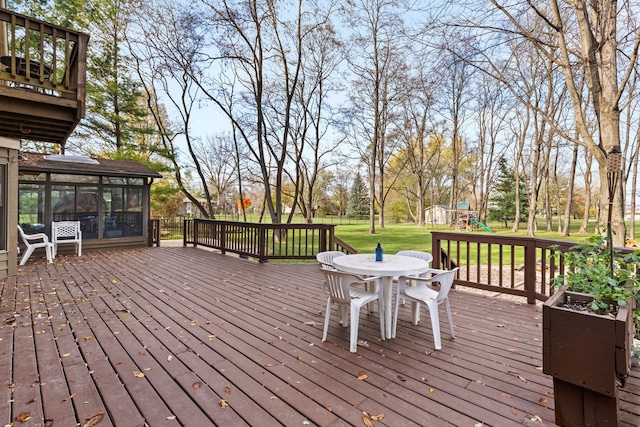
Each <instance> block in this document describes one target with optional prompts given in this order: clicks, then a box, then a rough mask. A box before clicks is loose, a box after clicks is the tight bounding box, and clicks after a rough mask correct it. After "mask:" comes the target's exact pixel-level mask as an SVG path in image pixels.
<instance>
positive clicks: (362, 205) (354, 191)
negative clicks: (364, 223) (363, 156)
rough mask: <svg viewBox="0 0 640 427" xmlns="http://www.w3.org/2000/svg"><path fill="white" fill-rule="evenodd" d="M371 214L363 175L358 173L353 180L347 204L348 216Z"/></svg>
mask: <svg viewBox="0 0 640 427" xmlns="http://www.w3.org/2000/svg"><path fill="white" fill-rule="evenodd" d="M366 215H369V195H368V193H367V188H366V187H365V184H364V180H363V179H362V176H361V175H360V174H359V173H358V174H356V178H355V179H354V181H353V186H352V187H351V192H350V193H349V203H348V204H347V216H366Z"/></svg>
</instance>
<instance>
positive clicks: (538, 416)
mask: <svg viewBox="0 0 640 427" xmlns="http://www.w3.org/2000/svg"><path fill="white" fill-rule="evenodd" d="M534 416H535V418H536V420H538V422H539V423H540V424H542V418H540V415H534Z"/></svg>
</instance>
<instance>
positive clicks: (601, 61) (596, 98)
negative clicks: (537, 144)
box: [476, 0, 640, 245]
mask: <svg viewBox="0 0 640 427" xmlns="http://www.w3.org/2000/svg"><path fill="white" fill-rule="evenodd" d="M491 3H492V4H493V5H494V6H495V7H496V9H497V10H499V11H500V12H502V15H503V16H504V17H506V19H507V20H508V22H510V24H511V26H510V27H509V28H505V30H506V32H503V33H502V34H506V33H508V34H510V35H511V36H512V37H515V36H519V37H521V38H522V39H523V40H524V41H526V43H527V44H528V45H529V46H530V47H531V48H533V49H536V50H537V51H538V52H540V54H541V55H542V56H544V57H546V58H549V60H551V61H553V64H554V66H556V67H558V69H559V70H560V71H561V72H562V74H563V76H564V82H565V87H566V90H567V94H568V96H569V97H570V99H571V104H572V107H573V108H572V112H573V121H574V122H575V127H576V129H577V131H578V135H579V136H580V138H579V139H578V140H577V141H575V142H577V143H579V144H581V145H583V146H585V147H586V148H587V149H588V150H589V151H590V153H591V155H592V156H593V158H594V159H595V160H596V162H597V163H598V166H599V175H600V182H606V181H607V170H606V163H607V162H606V160H607V153H608V152H610V151H611V150H612V149H613V148H614V147H619V146H621V145H622V142H624V141H622V140H621V138H620V109H619V102H620V99H621V97H622V95H623V92H624V90H625V89H626V87H627V83H628V81H629V78H630V76H631V75H632V74H633V71H634V70H635V68H636V66H637V61H638V59H637V57H638V46H639V44H640V27H638V25H637V24H635V23H636V22H637V16H635V14H637V13H638V10H637V8H635V7H631V6H630V5H628V4H627V2H624V3H623V4H622V5H621V6H620V7H619V5H618V3H619V2H618V1H616V0H613V1H610V0H596V1H586V0H573V1H567V2H562V1H559V0H548V1H546V2H540V3H533V2H526V3H524V4H523V3H520V4H518V3H515V4H506V3H503V2H502V1H500V0H491ZM525 4H526V5H527V6H528V7H526V8H525V9H523V8H522V6H524V5H525ZM523 11H524V12H525V13H523ZM531 22H534V24H533V25H531V24H530V23H531ZM619 22H623V23H624V25H626V27H625V28H624V30H623V31H618V23H619ZM493 23H495V22H493ZM476 24H478V23H477V22H476ZM541 25H542V26H543V27H544V32H546V33H548V34H552V35H553V36H554V40H555V43H549V41H548V40H545V39H544V38H541V37H540V35H541V32H540V26H541ZM479 28H482V29H488V28H489V27H488V26H486V25H482V24H480V27H479ZM619 65H622V66H623V71H622V72H621V73H620V72H619V71H618V66H619ZM583 80H586V84H585V85H583V84H582V82H583ZM585 90H586V91H587V92H586V93H585ZM591 114H593V116H594V117H595V122H596V124H597V132H596V133H593V132H591V129H590V123H591V119H590V116H591ZM545 119H546V120H548V121H549V122H550V123H551V124H553V125H554V127H555V128H556V129H557V132H558V133H562V134H563V136H564V137H566V138H567V139H572V138H571V137H570V136H569V135H568V130H567V128H566V127H565V126H562V124H561V123H558V122H557V121H556V120H554V119H553V117H548V116H545ZM561 129H564V130H563V131H560V130H561ZM623 151H624V147H623ZM624 187H625V180H624V179H620V180H619V181H618V185H617V188H616V189H615V196H614V203H613V212H612V217H613V224H612V226H613V229H614V231H615V236H614V243H615V244H617V245H623V244H624V240H625V232H626V229H625V223H624V215H623V214H624ZM607 200H608V194H607V186H604V185H602V186H600V203H601V208H602V209H607V208H608V204H606V203H605V201H607ZM603 203H604V204H603Z"/></svg>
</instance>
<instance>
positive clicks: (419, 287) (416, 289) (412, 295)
mask: <svg viewBox="0 0 640 427" xmlns="http://www.w3.org/2000/svg"><path fill="white" fill-rule="evenodd" d="M457 271H458V267H456V268H454V269H453V270H436V269H432V270H429V273H433V274H434V276H433V277H429V278H425V277H419V276H400V277H399V278H398V290H397V294H396V309H395V312H394V316H393V326H392V329H391V330H392V337H393V338H395V337H396V329H397V326H398V308H399V307H398V302H399V301H400V298H404V299H406V300H407V301H409V302H411V314H412V317H413V324H414V325H417V324H418V320H419V316H418V314H419V305H418V303H424V304H425V305H426V307H427V310H429V314H430V315H431V328H432V330H433V341H434V343H435V347H436V350H441V349H442V339H441V336H440V316H439V314H438V306H439V305H440V304H442V303H444V306H445V309H446V311H447V320H448V321H449V330H450V332H451V338H455V332H454V331H453V319H452V317H451V307H450V306H449V291H450V290H451V287H452V286H453V280H454V279H455V276H456V273H457ZM408 280H413V281H415V283H416V284H415V286H411V287H408V286H406V283H407V281H408ZM433 282H438V283H440V290H439V291H437V290H435V289H432V288H430V287H428V286H427V283H433Z"/></svg>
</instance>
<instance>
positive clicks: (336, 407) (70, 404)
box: [0, 247, 640, 427]
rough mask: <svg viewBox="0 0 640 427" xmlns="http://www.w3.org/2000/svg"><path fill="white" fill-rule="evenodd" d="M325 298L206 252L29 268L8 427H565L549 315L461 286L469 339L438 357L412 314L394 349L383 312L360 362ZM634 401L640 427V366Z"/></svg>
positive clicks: (157, 251) (633, 382)
mask: <svg viewBox="0 0 640 427" xmlns="http://www.w3.org/2000/svg"><path fill="white" fill-rule="evenodd" d="M321 288H322V276H321V274H320V272H319V270H318V268H317V265H315V264H313V263H309V264H287V263H278V264H259V263H256V262H253V261H250V260H246V259H241V258H237V257H234V256H226V255H222V254H219V253H216V252H212V251H209V250H203V249H198V248H182V247H166V248H165V247H160V248H141V249H129V250H111V251H103V252H87V253H85V254H84V255H83V256H82V257H74V256H59V257H57V258H56V260H55V262H54V263H53V264H46V263H45V262H44V261H43V260H33V261H30V262H29V263H28V264H27V265H26V266H23V267H20V269H19V272H18V276H17V278H8V279H6V280H4V281H3V282H0V314H1V317H2V320H3V322H4V323H3V324H1V325H0V338H1V339H2V340H1V341H0V356H4V357H2V358H0V378H2V383H3V385H4V386H5V387H2V388H3V391H2V392H1V393H3V394H2V395H0V398H4V397H6V399H4V401H2V402H0V423H1V422H4V423H5V424H10V423H11V421H13V419H14V418H15V417H16V416H17V415H19V414H20V413H22V412H28V413H29V414H30V416H31V419H30V420H29V421H26V422H24V423H21V424H20V425H23V426H31V425H33V426H41V425H44V419H50V420H52V421H53V422H54V424H53V425H54V426H55V425H75V424H80V425H82V423H84V422H85V421H86V420H87V419H90V418H91V417H93V416H96V415H97V414H102V415H101V416H103V420H102V421H101V422H100V423H98V424H97V425H98V426H109V425H113V426H123V427H129V426H140V427H143V426H145V425H149V426H154V427H155V426H165V425H166V426H178V425H183V426H208V425H211V426H234V427H235V426H242V425H247V426H257V425H259V426H301V425H316V426H331V427H337V426H348V425H352V426H353V425H355V426H361V425H364V422H363V416H365V417H367V416H368V417H371V416H376V415H383V416H384V417H383V418H382V419H380V420H374V421H372V422H373V425H374V426H424V425H429V426H473V425H476V424H478V423H483V426H500V427H502V426H518V425H536V424H540V423H539V422H538V421H537V418H536V417H538V418H539V419H540V420H542V422H543V425H554V424H553V419H554V412H553V385H552V380H551V378H550V377H549V376H547V375H544V374H543V373H542V369H541V366H542V360H541V358H542V349H541V347H542V329H541V323H542V313H541V309H540V307H539V306H529V305H526V304H523V303H519V302H517V301H511V300H506V299H505V300H502V299H500V298H494V297H487V296H483V295H479V294H477V293H476V294H474V293H468V292H465V291H464V290H454V291H452V293H451V306H452V310H453V312H454V314H453V317H454V325H455V332H456V338H455V339H453V340H452V339H450V338H449V331H448V325H447V324H446V320H444V321H443V324H442V326H441V328H442V332H443V338H444V340H443V349H442V350H441V351H434V348H433V337H432V335H431V330H430V327H429V321H428V319H426V321H425V319H424V318H423V319H422V321H421V322H420V324H419V325H417V326H414V325H412V324H411V322H410V320H409V319H410V314H409V310H410V306H409V305H407V306H402V307H401V313H400V321H399V325H398V335H397V338H396V339H391V340H381V339H380V338H379V323H378V309H377V307H376V306H375V305H374V308H373V311H372V312H371V314H364V313H363V314H362V315H361V317H360V322H361V324H360V328H359V330H360V332H359V339H360V340H361V341H360V342H361V344H360V345H359V347H358V352H357V353H356V354H352V353H350V352H349V348H348V347H349V342H348V341H349V333H348V329H347V328H343V327H342V326H341V325H339V324H338V322H337V314H336V312H335V310H334V311H333V312H332V318H331V325H330V327H329V336H328V340H327V342H324V343H323V342H322V341H321V337H322V322H323V319H324V314H323V313H320V312H319V310H318V308H319V307H320V301H319V298H320V291H321ZM423 316H426V314H425V313H424V312H423ZM14 318H15V319H16V322H15V325H13V323H12V322H7V321H8V320H12V319H14ZM363 375H366V378H364V379H363V378H362V377H363ZM359 377H360V378H359ZM621 396H622V398H621V404H620V409H621V418H622V420H623V422H622V424H621V425H622V426H623V427H630V426H637V425H638V422H637V421H638V419H639V417H640V403H639V402H640V368H638V367H637V366H634V370H633V372H632V375H631V376H630V378H629V380H628V384H627V386H626V387H625V389H624V390H623V392H622V393H621ZM363 413H364V414H365V415H363ZM366 414H368V415H366Z"/></svg>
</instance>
